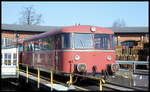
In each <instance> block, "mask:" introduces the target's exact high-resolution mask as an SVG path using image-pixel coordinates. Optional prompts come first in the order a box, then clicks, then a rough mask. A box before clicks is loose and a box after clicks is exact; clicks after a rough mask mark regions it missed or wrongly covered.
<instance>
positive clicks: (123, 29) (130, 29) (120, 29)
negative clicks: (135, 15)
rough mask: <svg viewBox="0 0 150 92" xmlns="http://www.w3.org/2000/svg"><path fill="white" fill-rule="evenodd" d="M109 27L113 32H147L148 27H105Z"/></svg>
mask: <svg viewBox="0 0 150 92" xmlns="http://www.w3.org/2000/svg"><path fill="white" fill-rule="evenodd" d="M107 28H109V29H111V30H112V31H113V32H114V33H149V28H148V27H117V28H112V27H107Z"/></svg>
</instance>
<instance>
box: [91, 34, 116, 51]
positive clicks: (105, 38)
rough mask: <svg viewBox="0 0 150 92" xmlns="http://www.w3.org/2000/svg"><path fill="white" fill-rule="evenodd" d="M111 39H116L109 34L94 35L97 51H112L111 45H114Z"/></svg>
mask: <svg viewBox="0 0 150 92" xmlns="http://www.w3.org/2000/svg"><path fill="white" fill-rule="evenodd" d="M111 37H112V39H114V37H113V36H111V35H109V34H95V35H94V39H95V48H96V49H111V44H112V42H111V39H110V38H111ZM113 44H114V43H113ZM112 47H113V46H112Z"/></svg>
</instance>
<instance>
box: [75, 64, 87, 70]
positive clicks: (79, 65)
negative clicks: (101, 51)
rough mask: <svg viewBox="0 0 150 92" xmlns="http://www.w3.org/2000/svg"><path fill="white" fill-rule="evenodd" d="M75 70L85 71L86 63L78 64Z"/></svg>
mask: <svg viewBox="0 0 150 92" xmlns="http://www.w3.org/2000/svg"><path fill="white" fill-rule="evenodd" d="M77 70H78V72H86V64H78V65H77Z"/></svg>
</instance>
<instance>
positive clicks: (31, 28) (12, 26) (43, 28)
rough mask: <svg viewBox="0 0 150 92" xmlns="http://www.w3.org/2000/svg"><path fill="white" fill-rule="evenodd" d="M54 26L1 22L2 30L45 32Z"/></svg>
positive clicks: (54, 27)
mask: <svg viewBox="0 0 150 92" xmlns="http://www.w3.org/2000/svg"><path fill="white" fill-rule="evenodd" d="M56 28H61V27H58V26H57V27H56V26H36V25H34V26H33V25H16V24H2V30H8V31H9V30H10V31H30V32H46V31H51V30H53V29H56Z"/></svg>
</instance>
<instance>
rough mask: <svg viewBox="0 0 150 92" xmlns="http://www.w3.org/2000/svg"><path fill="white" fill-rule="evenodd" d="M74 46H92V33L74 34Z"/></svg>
mask: <svg viewBox="0 0 150 92" xmlns="http://www.w3.org/2000/svg"><path fill="white" fill-rule="evenodd" d="M74 41H75V48H86V49H87V48H93V40H92V34H79V33H75V34H74Z"/></svg>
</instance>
